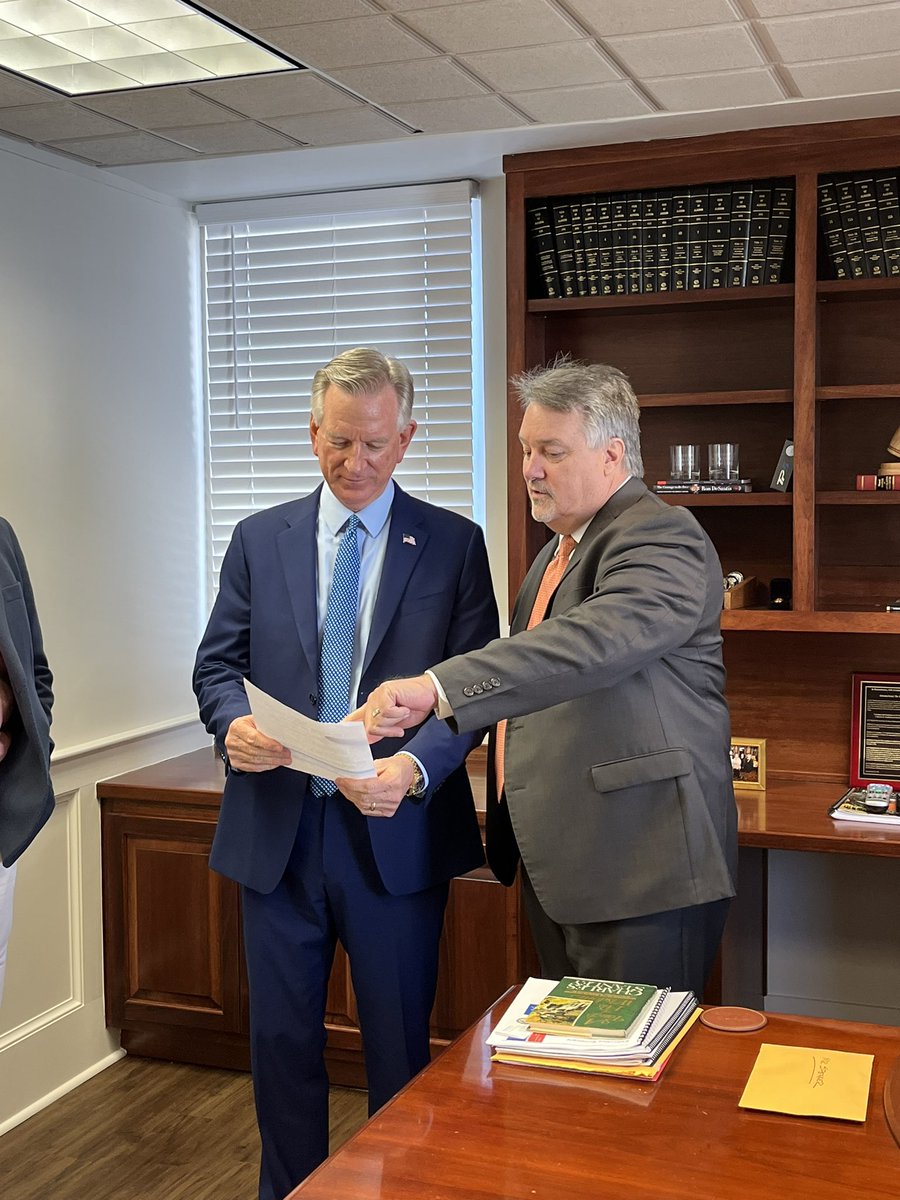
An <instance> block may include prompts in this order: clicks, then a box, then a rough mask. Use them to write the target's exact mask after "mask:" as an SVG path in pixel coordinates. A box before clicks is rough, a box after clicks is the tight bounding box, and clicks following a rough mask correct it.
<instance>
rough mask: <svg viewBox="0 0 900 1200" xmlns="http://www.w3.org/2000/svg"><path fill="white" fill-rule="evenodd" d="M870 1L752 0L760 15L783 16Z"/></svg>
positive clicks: (876, 0)
mask: <svg viewBox="0 0 900 1200" xmlns="http://www.w3.org/2000/svg"><path fill="white" fill-rule="evenodd" d="M874 2H875V3H877V2H878V0H874ZM872 3H873V0H754V2H753V7H754V8H755V9H756V11H757V12H758V13H759V15H760V16H761V17H785V16H791V15H792V14H794V13H808V12H819V11H821V10H823V9H834V8H861V7H862V6H863V5H870V4H872Z"/></svg>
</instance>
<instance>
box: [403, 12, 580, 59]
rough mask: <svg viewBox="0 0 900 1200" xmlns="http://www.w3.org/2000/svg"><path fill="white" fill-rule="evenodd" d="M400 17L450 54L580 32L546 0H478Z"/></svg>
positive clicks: (539, 41)
mask: <svg viewBox="0 0 900 1200" xmlns="http://www.w3.org/2000/svg"><path fill="white" fill-rule="evenodd" d="M403 20H404V22H405V23H406V24H407V25H409V26H411V27H412V28H413V29H417V30H418V31H419V33H421V34H423V35H424V36H425V37H427V38H428V39H429V40H430V41H433V42H435V43H436V44H437V45H438V46H440V48H441V49H442V50H446V51H447V52H448V53H450V54H468V53H470V52H471V51H474V50H501V49H504V48H506V47H509V46H543V45H545V44H546V43H548V42H564V41H567V40H572V41H574V40H575V39H577V38H579V37H581V36H582V35H581V33H579V31H578V30H577V29H576V27H575V26H574V24H572V23H571V22H570V21H567V20H566V19H565V17H563V16H562V15H561V14H560V12H559V10H558V9H556V8H555V7H551V6H550V5H549V4H547V3H545V0H479V2H478V3H473V4H465V5H455V4H454V5H450V6H447V7H444V8H429V9H424V10H422V11H420V12H405V13H404V14H403Z"/></svg>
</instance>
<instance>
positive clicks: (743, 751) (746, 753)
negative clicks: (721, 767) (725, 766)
mask: <svg viewBox="0 0 900 1200" xmlns="http://www.w3.org/2000/svg"><path fill="white" fill-rule="evenodd" d="M731 777H732V779H733V780H734V786H735V788H740V789H743V790H745V791H748V792H764V791H765V790H766V743H765V739H764V738H747V737H733V738H732V739H731Z"/></svg>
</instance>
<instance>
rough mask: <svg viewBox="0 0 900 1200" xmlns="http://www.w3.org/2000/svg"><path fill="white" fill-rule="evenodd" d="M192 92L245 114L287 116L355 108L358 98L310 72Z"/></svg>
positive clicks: (221, 84)
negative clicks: (355, 98)
mask: <svg viewBox="0 0 900 1200" xmlns="http://www.w3.org/2000/svg"><path fill="white" fill-rule="evenodd" d="M193 90H194V91H195V92H199V93H200V94H201V95H202V96H209V98H210V99H211V100H218V101H219V103H220V104H227V105H228V107H229V108H234V109H236V110H237V111H238V112H241V113H246V115H247V116H248V117H257V118H258V119H260V120H264V119H266V118H268V117H289V116H294V115H296V114H297V113H310V112H331V111H333V110H334V109H339V108H355V107H356V105H357V103H358V101H356V100H354V99H353V98H352V97H350V96H348V95H347V93H346V92H342V91H341V89H340V88H336V87H334V86H333V85H332V84H330V83H329V82H328V81H327V80H326V79H322V77H321V76H320V75H316V74H315V73H314V72H313V71H298V72H297V73H296V74H294V75H259V76H256V77H253V78H247V79H222V80H217V81H216V82H214V83H202V84H195V85H194V89H193Z"/></svg>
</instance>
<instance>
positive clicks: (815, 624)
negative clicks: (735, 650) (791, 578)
mask: <svg viewBox="0 0 900 1200" xmlns="http://www.w3.org/2000/svg"><path fill="white" fill-rule="evenodd" d="M722 628H723V629H724V630H728V631H731V632H741V631H743V632H745V633H753V632H758V633H781V634H790V633H818V634H822V633H826V634H854V635H855V634H887V635H896V634H900V613H889V612H850V611H840V612H772V611H771V610H769V609H764V608H741V609H738V610H737V611H731V612H723V613H722Z"/></svg>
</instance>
